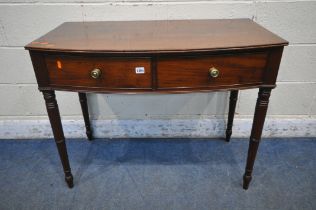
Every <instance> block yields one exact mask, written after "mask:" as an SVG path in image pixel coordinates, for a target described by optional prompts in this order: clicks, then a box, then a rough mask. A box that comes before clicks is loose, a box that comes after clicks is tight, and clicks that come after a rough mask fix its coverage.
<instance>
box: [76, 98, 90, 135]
mask: <svg viewBox="0 0 316 210" xmlns="http://www.w3.org/2000/svg"><path fill="white" fill-rule="evenodd" d="M78 95H79V101H80V106H81V110H82V115H83V120H84V124H85V127H86V134H87V137H88V139H89V140H90V141H91V140H92V130H91V126H90V120H89V111H88V102H87V96H86V93H78Z"/></svg>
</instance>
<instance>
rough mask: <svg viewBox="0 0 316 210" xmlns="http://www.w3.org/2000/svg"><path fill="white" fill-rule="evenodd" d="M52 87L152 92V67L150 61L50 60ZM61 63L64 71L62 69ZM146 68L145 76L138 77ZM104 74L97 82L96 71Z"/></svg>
mask: <svg viewBox="0 0 316 210" xmlns="http://www.w3.org/2000/svg"><path fill="white" fill-rule="evenodd" d="M45 60H46V64H47V68H48V75H49V78H50V85H52V86H79V87H102V88H104V89H129V88H134V89H146V88H147V89H151V64H150V59H148V58H107V57H84V56H77V57H76V56H46V58H45ZM57 62H59V65H60V67H61V68H58V65H57ZM136 67H144V68H145V73H144V74H136V73H135V68H136ZM95 68H98V69H100V70H101V72H102V73H101V77H100V78H98V79H94V78H92V77H91V75H90V73H91V71H92V70H93V69H95Z"/></svg>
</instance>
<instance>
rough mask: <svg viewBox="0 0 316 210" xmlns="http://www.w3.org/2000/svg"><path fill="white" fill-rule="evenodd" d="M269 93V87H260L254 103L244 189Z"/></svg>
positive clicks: (247, 185) (254, 156)
mask: <svg viewBox="0 0 316 210" xmlns="http://www.w3.org/2000/svg"><path fill="white" fill-rule="evenodd" d="M270 93H271V88H260V89H259V93H258V99H257V104H256V110H255V115H254V118H253V124H252V129H251V135H250V140H249V148H248V157H247V164H246V170H245V174H244V183H243V188H244V189H245V190H246V189H248V187H249V183H250V181H251V178H252V176H251V174H252V170H253V165H254V162H255V159H256V154H257V151H258V147H259V143H260V139H261V134H262V129H263V125H264V120H265V117H266V113H267V109H268V104H269V97H270Z"/></svg>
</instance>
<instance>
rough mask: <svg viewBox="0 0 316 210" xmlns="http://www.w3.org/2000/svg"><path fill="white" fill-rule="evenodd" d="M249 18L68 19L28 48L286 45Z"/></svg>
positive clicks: (161, 49) (94, 49)
mask: <svg viewBox="0 0 316 210" xmlns="http://www.w3.org/2000/svg"><path fill="white" fill-rule="evenodd" d="M286 44H287V41H285V40H284V39H282V38H280V37H278V36H277V35H275V34H273V33H271V32H270V31H268V30H266V29H265V28H263V27H261V26H260V25H258V24H256V23H255V22H253V21H252V20H250V19H232V20H229V19H226V20H168V21H165V20H163V21H161V20H158V21H157V20H156V21H107V22H67V23H63V24H62V25H60V26H59V27H57V28H56V29H54V30H52V31H51V32H50V33H48V34H46V35H44V36H42V37H41V38H39V39H37V40H34V41H33V42H31V43H30V44H28V45H27V46H26V48H27V49H32V50H45V51H56V52H61V51H67V52H69V51H70V52H88V51H90V52H91V51H92V52H102V53H108V52H110V53H115V52H125V53H126V52H134V53H135V52H156V53H157V52H170V51H177V52H179V51H214V50H216V51H218V50H227V49H244V48H249V47H252V48H254V47H255V48H259V47H265V46H268V47H271V46H280V45H286Z"/></svg>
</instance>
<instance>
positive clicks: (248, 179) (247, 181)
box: [242, 172, 252, 190]
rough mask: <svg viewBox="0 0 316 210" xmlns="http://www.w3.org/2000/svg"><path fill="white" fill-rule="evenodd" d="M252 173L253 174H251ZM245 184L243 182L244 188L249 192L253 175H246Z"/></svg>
mask: <svg viewBox="0 0 316 210" xmlns="http://www.w3.org/2000/svg"><path fill="white" fill-rule="evenodd" d="M250 173H251V172H250ZM243 178H244V182H243V186H242V187H243V188H244V189H245V190H247V189H248V187H249V184H250V182H251V179H252V176H251V175H247V174H246V173H245V174H244V177H243Z"/></svg>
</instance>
